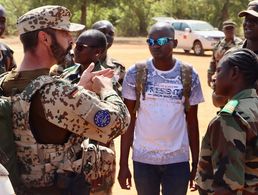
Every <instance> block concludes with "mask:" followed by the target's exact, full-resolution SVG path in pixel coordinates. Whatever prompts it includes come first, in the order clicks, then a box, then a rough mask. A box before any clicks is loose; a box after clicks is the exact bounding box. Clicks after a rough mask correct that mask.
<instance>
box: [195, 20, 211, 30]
mask: <svg viewBox="0 0 258 195" xmlns="http://www.w3.org/2000/svg"><path fill="white" fill-rule="evenodd" d="M190 25H191V29H192V30H194V31H211V30H214V27H213V26H212V25H210V24H209V23H207V22H196V23H191V24H190Z"/></svg>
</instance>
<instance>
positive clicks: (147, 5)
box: [0, 0, 248, 36]
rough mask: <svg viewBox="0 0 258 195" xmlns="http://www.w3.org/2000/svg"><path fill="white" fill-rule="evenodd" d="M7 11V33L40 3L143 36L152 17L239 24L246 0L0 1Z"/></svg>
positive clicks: (126, 33)
mask: <svg viewBox="0 0 258 195" xmlns="http://www.w3.org/2000/svg"><path fill="white" fill-rule="evenodd" d="M0 4H2V5H3V6H4V7H5V8H6V10H7V33H8V34H15V33H16V32H17V30H16V20H17V18H18V17H19V16H21V15H22V14H24V13H25V12H26V11H28V10H30V9H32V8H35V7H38V6H42V5H47V4H51V5H58V4H61V5H63V6H65V7H67V8H69V9H70V10H71V12H72V14H73V16H72V21H73V22H79V23H83V24H85V25H86V26H87V27H88V28H90V27H91V25H92V24H93V23H94V22H96V21H98V20H103V19H106V20H110V21H111V22H112V23H113V24H114V25H115V26H116V29H117V35H119V36H145V35H146V34H147V29H148V27H149V26H150V25H151V24H152V23H153V22H154V20H152V17H157V16H168V17H174V18H180V19H200V20H206V21H208V22H210V23H211V24H212V25H214V26H215V27H218V28H221V25H222V22H223V21H224V20H226V19H228V18H231V19H233V20H234V21H235V22H236V23H237V24H238V32H239V33H241V32H242V19H241V18H239V17H238V16H237V14H238V12H239V11H241V10H243V9H245V8H246V7H247V4H248V0H241V1H236V0H223V1H221V0H138V1H135V0H62V1H60V0H26V1H22V0H11V1H10V0H0Z"/></svg>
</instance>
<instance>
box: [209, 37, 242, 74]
mask: <svg viewBox="0 0 258 195" xmlns="http://www.w3.org/2000/svg"><path fill="white" fill-rule="evenodd" d="M242 43H243V40H242V39H240V38H238V37H235V38H234V40H233V41H230V42H226V40H225V38H224V39H222V40H221V41H219V42H218V43H217V44H216V45H215V47H214V49H213V54H212V58H211V62H210V68H209V69H210V71H212V72H214V73H215V71H216V66H217V63H218V61H219V60H220V59H221V58H222V57H223V55H224V53H225V52H226V51H227V50H229V49H230V48H232V47H235V46H240V45H241V44H242Z"/></svg>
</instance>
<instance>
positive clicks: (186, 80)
mask: <svg viewBox="0 0 258 195" xmlns="http://www.w3.org/2000/svg"><path fill="white" fill-rule="evenodd" d="M192 73H193V67H192V66H190V65H188V64H184V63H181V80H182V83H183V96H184V97H185V102H184V106H185V112H188V111H189V109H190V101H189V99H190V95H191V87H192Z"/></svg>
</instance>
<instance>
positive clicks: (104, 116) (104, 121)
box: [94, 110, 110, 127]
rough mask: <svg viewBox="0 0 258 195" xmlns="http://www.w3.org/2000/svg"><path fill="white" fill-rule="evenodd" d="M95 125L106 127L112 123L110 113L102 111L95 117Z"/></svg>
mask: <svg viewBox="0 0 258 195" xmlns="http://www.w3.org/2000/svg"><path fill="white" fill-rule="evenodd" d="M94 123H95V124H96V125H97V126H98V127H105V126H107V125H108V124H109V123H110V113H109V112H108V111H107V110H100V111H98V112H97V113H96V114H95V116H94Z"/></svg>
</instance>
